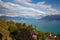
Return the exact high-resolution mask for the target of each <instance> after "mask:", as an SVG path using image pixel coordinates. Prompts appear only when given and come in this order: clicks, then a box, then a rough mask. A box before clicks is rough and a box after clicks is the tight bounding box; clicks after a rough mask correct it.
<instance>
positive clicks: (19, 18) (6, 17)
mask: <svg viewBox="0 0 60 40" xmlns="http://www.w3.org/2000/svg"><path fill="white" fill-rule="evenodd" d="M0 17H1V18H4V19H7V20H21V19H25V18H24V17H10V16H0Z"/></svg>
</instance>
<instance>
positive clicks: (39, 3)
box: [0, 0, 60, 18]
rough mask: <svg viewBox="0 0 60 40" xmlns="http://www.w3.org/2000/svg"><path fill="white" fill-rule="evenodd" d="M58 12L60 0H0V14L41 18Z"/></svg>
mask: <svg viewBox="0 0 60 40" xmlns="http://www.w3.org/2000/svg"><path fill="white" fill-rule="evenodd" d="M3 11H4V12H3ZM56 14H60V0H0V16H1V15H6V16H12V17H14V16H23V17H26V18H28V17H30V18H41V17H43V16H46V15H56Z"/></svg>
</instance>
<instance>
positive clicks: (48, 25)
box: [17, 20, 60, 34]
mask: <svg viewBox="0 0 60 40" xmlns="http://www.w3.org/2000/svg"><path fill="white" fill-rule="evenodd" d="M17 22H22V23H26V24H27V25H30V24H32V25H33V26H34V25H36V26H37V30H39V31H43V32H54V33H57V34H60V21H50V22H49V21H40V20H19V21H18V20H17Z"/></svg>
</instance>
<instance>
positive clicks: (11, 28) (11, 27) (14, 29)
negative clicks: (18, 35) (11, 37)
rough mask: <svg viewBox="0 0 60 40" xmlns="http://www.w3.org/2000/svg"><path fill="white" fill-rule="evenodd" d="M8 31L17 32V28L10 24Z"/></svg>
mask: <svg viewBox="0 0 60 40" xmlns="http://www.w3.org/2000/svg"><path fill="white" fill-rule="evenodd" d="M8 29H9V31H10V32H15V31H17V26H16V25H14V24H10V25H9V28H8Z"/></svg>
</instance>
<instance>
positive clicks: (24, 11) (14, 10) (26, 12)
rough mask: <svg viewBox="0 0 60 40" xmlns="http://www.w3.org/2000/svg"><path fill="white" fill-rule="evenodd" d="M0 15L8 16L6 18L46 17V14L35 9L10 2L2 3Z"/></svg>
mask: <svg viewBox="0 0 60 40" xmlns="http://www.w3.org/2000/svg"><path fill="white" fill-rule="evenodd" d="M0 14H1V15H6V16H12V17H14V16H23V17H33V18H38V17H39V16H41V15H44V14H45V12H43V11H40V10H37V9H34V8H29V7H24V6H22V5H19V4H13V3H10V2H2V1H1V3H0Z"/></svg>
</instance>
